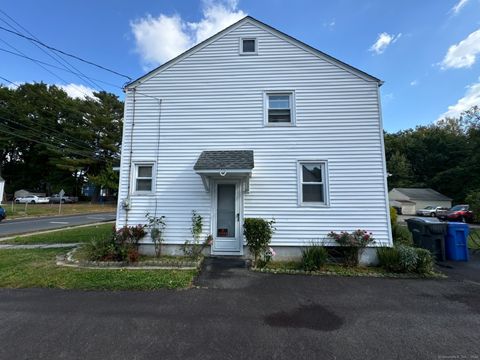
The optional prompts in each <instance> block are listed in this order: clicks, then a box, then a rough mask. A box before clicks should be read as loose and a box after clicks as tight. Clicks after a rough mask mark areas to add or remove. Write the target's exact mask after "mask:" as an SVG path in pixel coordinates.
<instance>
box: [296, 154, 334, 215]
mask: <svg viewBox="0 0 480 360" xmlns="http://www.w3.org/2000/svg"><path fill="white" fill-rule="evenodd" d="M326 171H327V170H326V162H325V161H299V162H298V176H299V185H298V198H299V203H300V205H305V206H315V205H320V206H321V205H327V204H328V201H327V195H328V194H327V186H326V185H327V184H326V178H327V177H326Z"/></svg>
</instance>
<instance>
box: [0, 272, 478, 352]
mask: <svg viewBox="0 0 480 360" xmlns="http://www.w3.org/2000/svg"><path fill="white" fill-rule="evenodd" d="M209 267H210V268H209ZM196 283H197V285H198V287H197V288H194V289H190V290H181V291H172V290H163V291H151V292H120V291H115V292H106V291H105V292H103V291H64V290H53V289H25V290H6V289H3V290H0V321H1V324H2V325H1V326H0V340H1V343H2V346H0V359H48V360H51V359H162V360H164V359H182V360H187V359H222V360H224V359H250V360H251V359H289V360H290V359H362V360H363V359H369V360H371V359H382V360H386V359H436V360H438V359H478V358H479V357H480V346H479V341H480V337H479V334H480V284H475V283H472V282H468V283H467V282H464V281H461V280H455V279H450V280H405V279H401V280H400V279H379V278H347V277H333V276H332V277H319V276H298V275H272V274H261V273H253V272H248V271H246V270H245V269H242V268H241V266H239V267H238V268H228V267H224V266H217V265H215V264H213V265H212V264H209V265H208V266H207V270H206V272H204V273H203V274H202V275H201V276H200V278H199V279H198V281H197V282H196Z"/></svg>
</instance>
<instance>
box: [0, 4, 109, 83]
mask: <svg viewBox="0 0 480 360" xmlns="http://www.w3.org/2000/svg"><path fill="white" fill-rule="evenodd" d="M0 12H1V13H2V14H3V15H5V16H6V17H7V18H9V19H10V20H11V21H12V22H13V23H15V24H16V25H17V26H18V27H20V28H21V29H23V30H24V31H25V32H26V33H27V34H29V35H30V36H32V37H33V38H35V39H36V40H38V41H40V39H39V38H38V37H36V36H35V35H33V34H32V33H31V32H30V31H28V30H27V29H26V28H25V27H24V26H22V25H21V24H19V23H18V22H17V21H16V20H15V19H13V18H12V17H11V16H10V15H8V14H7V13H6V12H5V11H3V10H2V9H0ZM0 20H1V21H2V22H4V23H5V24H7V25H8V26H10V28H12V29H13V30H17V31H18V29H16V28H15V27H14V26H13V25H11V24H9V23H8V22H7V21H5V20H4V19H1V18H0ZM32 44H33V45H35V46H36V47H37V48H38V49H40V50H41V51H42V52H43V53H44V54H46V55H48V56H49V57H50V58H52V59H53V60H55V61H56V62H57V63H58V64H60V65H61V66H63V67H64V68H65V69H68V67H70V70H71V69H73V70H75V71H76V72H77V73H79V74H77V77H78V78H79V79H80V80H82V81H85V80H86V81H87V82H88V83H89V84H90V85H93V87H97V88H99V89H100V90H104V91H105V89H102V87H101V86H99V85H98V84H96V83H95V82H94V81H92V80H90V79H89V78H88V77H87V76H86V75H85V74H83V73H82V72H81V71H80V70H78V69H77V68H76V67H75V66H73V65H72V64H70V63H69V62H68V61H67V60H64V59H63V58H62V57H61V56H60V55H58V54H57V53H55V52H53V51H51V50H50V51H51V52H52V54H53V55H55V56H56V57H58V59H60V60H61V61H62V62H63V63H64V64H66V65H64V64H62V63H61V62H60V61H59V60H57V58H56V57H54V56H53V55H52V54H50V53H49V52H48V51H47V50H45V49H44V48H42V47H41V46H40V45H38V44H37V43H34V42H33V43H32ZM67 66H68V67H67Z"/></svg>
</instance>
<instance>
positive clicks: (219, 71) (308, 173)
mask: <svg viewBox="0 0 480 360" xmlns="http://www.w3.org/2000/svg"><path fill="white" fill-rule="evenodd" d="M381 84H382V82H381V81H380V80H379V79H377V78H375V77H373V76H371V75H368V74H366V73H365V72H363V71H360V70H358V69H356V68H354V67H352V66H350V65H347V64H346V63H344V62H341V61H339V60H337V59H335V58H333V57H331V56H329V55H327V54H325V53H323V52H320V51H318V50H316V49H314V48H312V47H310V46H308V45H306V44H304V43H302V42H301V41H299V40H296V39H294V38H292V37H290V36H288V35H286V34H284V33H282V32H280V31H278V30H276V29H274V28H272V27H270V26H268V25H266V24H264V23H262V22H260V21H258V20H256V19H254V18H252V17H250V16H247V17H245V18H243V19H242V20H240V21H238V22H237V23H235V24H233V25H231V26H229V27H228V28H226V29H224V30H223V31H221V32H219V33H217V34H216V35H214V36H212V37H211V38H209V39H207V40H205V41H203V42H202V43H200V44H198V45H196V46H194V47H193V48H191V49H190V50H188V51H186V52H185V53H183V54H181V55H179V56H178V57H176V58H174V59H173V60H171V61H169V62H167V63H165V64H163V65H162V66H160V67H158V68H156V69H155V70H153V71H151V72H150V73H148V74H146V75H144V76H143V77H141V78H139V79H137V80H135V81H133V82H131V83H130V84H128V85H127V86H126V87H125V91H126V99H125V119H124V128H123V142H122V160H121V167H120V188H119V207H118V213H117V227H122V226H124V225H125V224H128V225H136V224H139V223H140V224H142V223H145V222H146V220H145V214H146V213H150V214H151V215H156V216H161V215H164V216H165V217H166V223H167V227H166V232H165V242H164V252H167V253H173V254H175V253H177V254H178V253H179V245H181V244H183V243H184V241H185V240H187V239H191V230H190V229H191V215H192V210H195V211H196V212H197V213H199V214H200V215H201V216H202V217H203V222H204V228H203V232H204V236H207V235H209V234H211V235H212V236H213V244H212V246H211V253H212V254H213V255H217V254H218V255H236V256H239V255H244V254H246V250H245V249H244V239H243V229H242V223H243V219H245V218H246V217H260V218H264V219H275V222H276V223H275V227H276V231H275V234H274V236H273V239H272V243H271V244H272V247H273V248H274V249H275V251H276V252H277V255H278V256H279V257H293V256H298V255H299V254H300V250H301V249H302V247H304V246H306V245H308V244H310V243H311V242H312V241H324V242H325V244H326V245H333V244H332V243H331V242H329V240H328V239H327V237H326V235H327V234H328V233H329V232H330V231H344V230H345V231H353V230H356V229H365V230H368V231H370V232H372V233H373V236H374V237H375V239H376V245H375V246H390V245H391V244H392V239H391V231H390V221H389V211H388V199H387V186H386V169H385V155H384V148H383V129H382V118H381V106H380V100H379V87H380V85H381ZM142 250H143V251H145V252H149V251H150V252H151V251H153V246H152V245H151V243H150V242H149V238H148V237H146V238H145V240H144V245H143V247H142ZM373 250H374V249H370V251H369V252H368V251H367V253H366V256H367V257H368V256H371V255H372V254H374V251H373Z"/></svg>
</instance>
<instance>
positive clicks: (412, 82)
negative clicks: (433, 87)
mask: <svg viewBox="0 0 480 360" xmlns="http://www.w3.org/2000/svg"><path fill="white" fill-rule="evenodd" d="M418 84H419V81H418V80H412V81H410V86H417V85H418Z"/></svg>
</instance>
